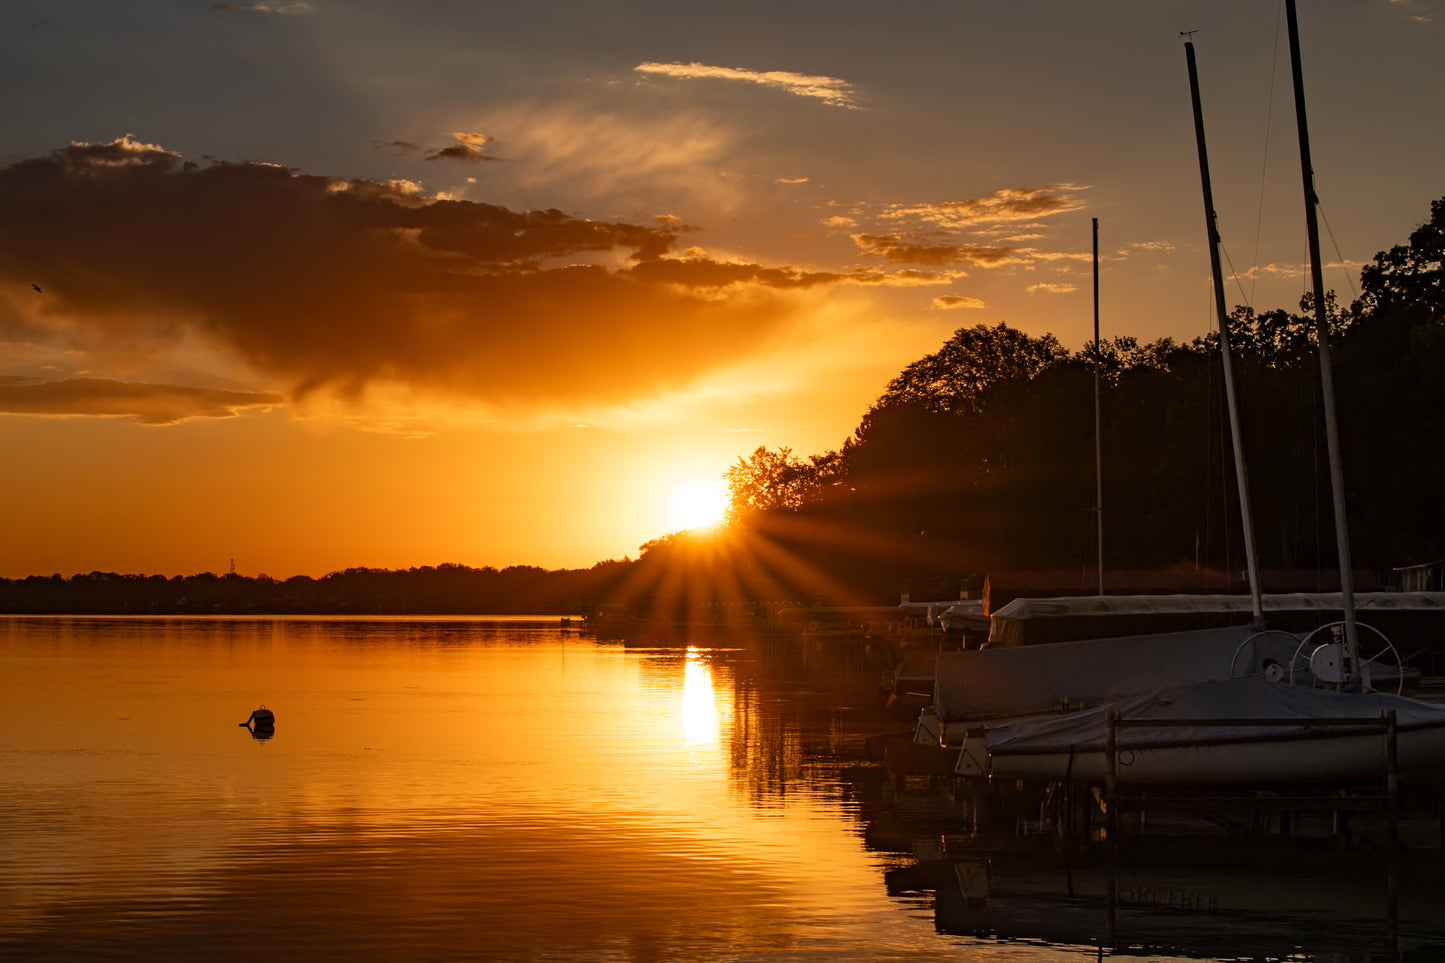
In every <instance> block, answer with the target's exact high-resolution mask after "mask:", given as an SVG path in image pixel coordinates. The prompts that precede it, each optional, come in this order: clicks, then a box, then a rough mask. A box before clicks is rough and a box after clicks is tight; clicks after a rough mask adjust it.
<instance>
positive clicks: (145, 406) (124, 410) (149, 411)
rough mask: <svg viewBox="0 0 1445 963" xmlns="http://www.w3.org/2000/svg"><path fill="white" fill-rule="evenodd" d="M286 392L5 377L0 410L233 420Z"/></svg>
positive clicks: (171, 420)
mask: <svg viewBox="0 0 1445 963" xmlns="http://www.w3.org/2000/svg"><path fill="white" fill-rule="evenodd" d="M284 400H285V399H283V398H282V397H281V396H280V395H274V394H268V393H260V392H251V391H221V390H217V389H214V388H190V387H185V386H182V385H158V384H138V383H134V382H128V381H111V380H108V379H103V378H67V379H64V380H61V381H32V380H29V379H23V378H0V413H3V414H21V415H55V416H75V415H102V416H107V417H113V418H132V419H134V420H136V421H140V422H142V423H144V424H148V425H170V424H175V423H176V422H179V421H186V420H189V419H192V418H233V417H235V416H236V415H237V414H239V413H240V411H241V410H242V409H246V408H270V407H274V406H276V405H279V404H282V403H283V402H284Z"/></svg>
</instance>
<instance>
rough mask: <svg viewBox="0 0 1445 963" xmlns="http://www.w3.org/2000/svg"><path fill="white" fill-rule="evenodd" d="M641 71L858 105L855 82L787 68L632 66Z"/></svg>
mask: <svg viewBox="0 0 1445 963" xmlns="http://www.w3.org/2000/svg"><path fill="white" fill-rule="evenodd" d="M632 69H633V70H635V71H637V72H638V73H642V74H654V75H658V76H663V77H675V78H679V79H685V80H696V79H706V80H732V81H739V82H742V83H749V84H759V85H761V86H764V87H774V88H777V89H779V90H782V91H785V92H787V93H790V94H794V95H795V96H798V97H810V98H813V99H816V100H821V101H822V102H823V103H825V104H829V105H831V106H833V107H848V108H854V109H856V108H857V106H858V105H857V104H855V103H854V102H853V86H852V84H850V83H848V82H847V81H846V80H840V79H839V78H837V77H822V76H814V75H810V74H797V73H793V72H791V71H787V70H747V69H744V68H741V67H713V66H709V65H708V64H700V63H696V62H694V63H686V64H681V63H670V64H664V63H654V62H651V61H649V62H647V63H640V64H638V65H637V66H636V67H634V68H632Z"/></svg>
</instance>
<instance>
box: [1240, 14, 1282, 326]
mask: <svg viewBox="0 0 1445 963" xmlns="http://www.w3.org/2000/svg"><path fill="white" fill-rule="evenodd" d="M1283 16H1284V4H1283V3H1281V4H1280V5H1279V10H1278V12H1277V13H1276V14H1275V18H1274V62H1273V63H1271V64H1270V67H1269V99H1268V100H1267V101H1266V102H1265V112H1264V157H1263V159H1262V160H1261V163H1260V171H1259V204H1258V206H1257V207H1256V213H1255V222H1254V275H1253V277H1252V278H1251V279H1250V285H1249V298H1248V300H1247V301H1246V303H1248V304H1253V303H1254V293H1255V287H1256V285H1258V284H1259V248H1260V243H1261V241H1260V238H1261V236H1262V235H1263V233H1264V192H1265V184H1266V183H1267V182H1268V180H1269V143H1270V131H1271V130H1272V129H1273V128H1274V83H1275V78H1276V77H1277V76H1278V75H1279V38H1280V20H1281V18H1282V17H1283Z"/></svg>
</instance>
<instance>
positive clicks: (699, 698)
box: [682, 645, 717, 746]
mask: <svg viewBox="0 0 1445 963" xmlns="http://www.w3.org/2000/svg"><path fill="white" fill-rule="evenodd" d="M682 729H683V732H685V733H686V734H687V744H688V745H690V746H697V745H706V744H709V743H714V742H717V692H716V691H715V690H714V689H713V683H712V667H711V666H709V665H708V664H707V662H706V661H704V660H703V657H702V650H701V649H699V648H698V647H697V646H695V645H690V646H688V647H687V663H686V667H685V668H684V669H683V676H682Z"/></svg>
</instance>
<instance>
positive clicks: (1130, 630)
mask: <svg viewBox="0 0 1445 963" xmlns="http://www.w3.org/2000/svg"><path fill="white" fill-rule="evenodd" d="M1260 601H1261V607H1262V608H1263V610H1264V611H1265V613H1267V614H1269V613H1274V614H1277V615H1283V614H1286V613H1296V614H1299V613H1313V614H1316V615H1317V616H1320V617H1322V618H1323V619H1324V620H1325V621H1330V620H1333V619H1336V618H1339V617H1340V613H1342V612H1343V611H1344V609H1343V603H1342V602H1341V596H1340V593H1339V592H1318V593H1310V592H1294V593H1288V594H1277V595H1265V596H1262V598H1261V600H1260ZM1355 610H1356V612H1357V613H1358V614H1359V615H1360V616H1361V617H1362V618H1364V619H1368V618H1369V615H1370V613H1372V612H1374V613H1384V612H1390V613H1403V612H1415V613H1420V612H1439V613H1445V592H1361V593H1357V594H1356V595H1355ZM1252 614H1253V606H1252V603H1251V601H1250V598H1249V596H1247V595H1084V596H1077V597H1065V598H1044V599H1038V598H1018V599H1014V600H1013V601H1012V602H1009V603H1008V604H1007V605H1005V606H1003V607H1002V608H1000V609H999V610H998V611H996V612H994V613H992V615H991V617H990V626H989V643H990V644H991V645H1031V644H1036V643H1041V642H1060V641H1065V640H1068V639H1084V638H1101V637H1105V636H1114V635H1139V634H1142V633H1145V632H1160V631H1170V630H1175V629H1198V628H1206V627H1210V626H1218V625H1229V624H1243V623H1246V622H1248V621H1249V620H1250V617H1251V615H1252ZM1315 621H1316V622H1318V621H1320V619H1316V620H1315Z"/></svg>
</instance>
